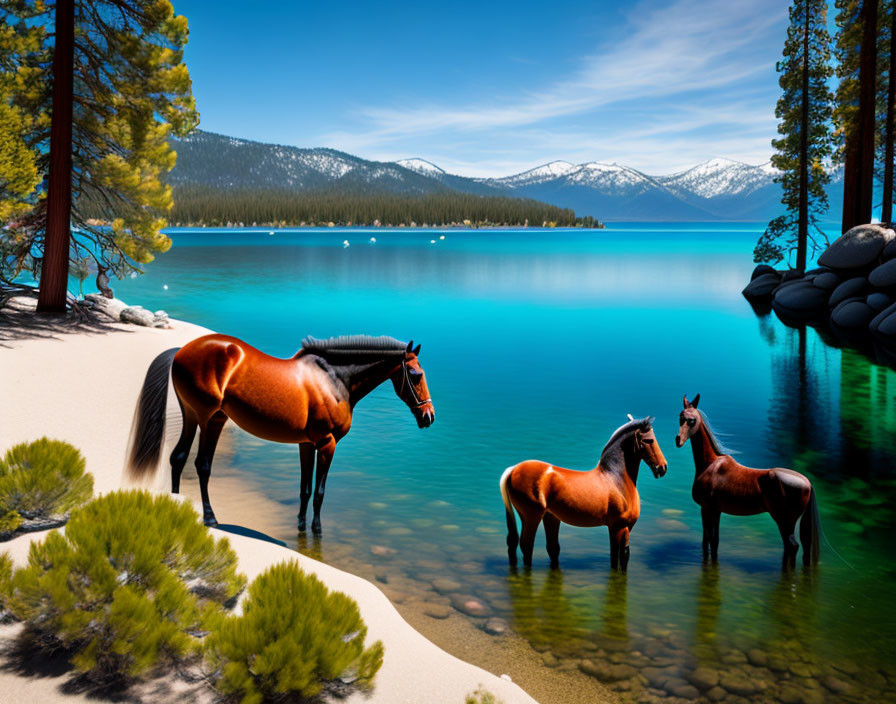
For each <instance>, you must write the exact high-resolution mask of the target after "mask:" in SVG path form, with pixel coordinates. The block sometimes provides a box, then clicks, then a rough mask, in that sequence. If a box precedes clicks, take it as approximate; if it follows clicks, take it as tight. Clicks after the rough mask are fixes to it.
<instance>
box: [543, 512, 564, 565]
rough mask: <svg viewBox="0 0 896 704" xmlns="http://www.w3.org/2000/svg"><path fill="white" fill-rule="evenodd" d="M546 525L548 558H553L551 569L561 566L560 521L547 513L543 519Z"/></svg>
mask: <svg viewBox="0 0 896 704" xmlns="http://www.w3.org/2000/svg"><path fill="white" fill-rule="evenodd" d="M542 522H543V523H544V535H545V542H546V543H547V548H548V557H549V558H551V567H553V568H556V567H559V566H560V519H559V518H557V517H556V516H555V515H554V514H552V513H545V514H544V518H543V519H542Z"/></svg>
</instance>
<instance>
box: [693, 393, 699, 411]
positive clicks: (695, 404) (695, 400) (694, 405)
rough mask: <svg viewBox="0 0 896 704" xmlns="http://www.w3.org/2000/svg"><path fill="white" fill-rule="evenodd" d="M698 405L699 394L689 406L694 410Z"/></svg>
mask: <svg viewBox="0 0 896 704" xmlns="http://www.w3.org/2000/svg"><path fill="white" fill-rule="evenodd" d="M698 403H700V394H697V395H696V396H694V400H693V401H691V405H692V406H693V407H694V408H696V407H697V404H698Z"/></svg>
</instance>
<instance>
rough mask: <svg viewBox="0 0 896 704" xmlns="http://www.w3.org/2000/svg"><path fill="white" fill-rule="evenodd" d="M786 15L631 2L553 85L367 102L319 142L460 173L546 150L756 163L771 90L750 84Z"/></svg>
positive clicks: (633, 160)
mask: <svg viewBox="0 0 896 704" xmlns="http://www.w3.org/2000/svg"><path fill="white" fill-rule="evenodd" d="M786 17H787V7H786V3H781V2H780V1H779V0H762V1H761V2H750V3H736V2H735V3H731V2H719V1H718V0H715V1H710V0H677V1H676V2H673V3H671V4H667V5H665V6H659V5H657V4H656V3H653V2H641V3H639V4H637V5H635V6H634V7H632V8H631V10H630V11H629V13H628V30H627V31H625V32H623V33H621V34H616V35H614V36H611V37H607V39H606V40H605V41H604V43H603V44H602V45H601V46H600V47H598V48H597V50H596V51H594V52H592V53H590V54H589V55H587V56H585V57H584V58H583V59H582V61H581V63H580V66H579V68H578V69H577V70H576V71H574V72H573V73H572V74H571V75H568V76H564V77H560V78H558V80H557V81H555V82H554V83H553V84H550V85H545V86H543V87H541V88H540V89H538V90H531V91H528V92H525V93H522V94H519V93H517V94H511V95H508V94H504V95H499V96H498V97H495V98H494V99H492V100H490V101H483V100H477V101H476V102H473V103H470V104H466V105H460V106H459V105H456V104H446V105H439V104H434V103H430V104H427V105H424V106H420V105H414V106H388V107H383V106H366V107H363V108H360V109H359V110H358V113H357V116H358V127H357V129H353V130H346V129H343V130H340V131H338V132H331V133H329V134H326V135H322V137H321V138H320V140H319V141H321V142H323V143H324V144H327V145H330V146H334V147H338V148H340V149H344V150H347V151H352V152H356V153H361V154H364V155H365V156H369V157H371V158H383V159H394V158H398V157H401V156H407V155H408V154H410V153H414V154H419V155H425V156H427V158H430V159H432V160H434V161H436V160H439V161H437V163H440V165H441V166H442V167H443V168H448V169H449V170H454V169H463V170H462V171H460V172H461V173H465V174H469V175H496V174H499V173H507V171H501V169H502V168H504V169H506V168H516V166H520V167H522V168H528V167H531V166H533V165H535V163H537V161H538V160H539V159H553V158H566V159H568V160H571V161H586V160H591V159H600V160H614V159H615V160H618V161H620V162H622V163H626V164H628V165H632V166H635V167H638V168H644V169H645V170H648V171H652V172H656V173H658V172H663V171H669V170H673V169H674V168H677V167H683V166H687V165H691V164H693V163H695V161H696V160H699V159H700V158H702V157H701V156H700V155H701V154H709V155H710V156H712V155H725V156H730V157H731V158H741V159H744V160H751V161H755V162H760V161H765V160H766V159H767V158H768V155H769V154H770V147H769V140H770V139H771V137H772V136H773V135H774V124H775V121H774V99H773V98H771V99H770V98H769V95H768V93H767V92H766V91H765V90H762V89H761V88H757V87H756V83H757V82H761V83H762V85H767V84H768V77H769V76H770V75H773V74H774V62H775V60H776V58H777V55H778V52H779V51H780V50H779V49H777V48H776V46H777V42H778V41H779V40H781V39H783V28H784V27H785V26H786ZM778 34H780V35H781V36H780V37H778V36H777V35H778ZM770 48H774V49H773V50H772V51H770ZM586 124H587V125H588V128H587V129H586V128H585V127H586ZM709 142H711V144H709ZM423 145H425V146H426V147H428V148H426V149H421V146H423ZM502 152H504V154H502ZM511 155H515V158H512V157H511ZM502 157H503V158H502ZM512 164H515V165H516V166H512Z"/></svg>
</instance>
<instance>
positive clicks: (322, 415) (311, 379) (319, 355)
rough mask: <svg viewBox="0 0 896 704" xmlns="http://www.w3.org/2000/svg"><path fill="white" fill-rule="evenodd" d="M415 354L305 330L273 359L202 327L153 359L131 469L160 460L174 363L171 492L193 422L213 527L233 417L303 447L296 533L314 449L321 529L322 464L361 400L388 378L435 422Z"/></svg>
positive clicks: (149, 467)
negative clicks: (220, 451) (220, 456)
mask: <svg viewBox="0 0 896 704" xmlns="http://www.w3.org/2000/svg"><path fill="white" fill-rule="evenodd" d="M419 354H420V345H417V347H416V348H415V347H414V343H413V342H409V343H407V344H405V343H404V342H399V341H398V340H396V339H394V338H392V337H369V336H367V335H350V336H343V337H334V338H331V339H329V340H315V339H314V338H311V337H308V338H305V340H304V341H303V342H302V349H300V350H299V351H298V352H297V353H296V354H295V355H294V356H292V357H290V358H288V359H278V358H276V357H271V356H269V355H267V354H265V353H264V352H260V351H259V350H257V349H255V348H254V347H252V346H250V345H247V344H246V343H245V342H243V341H242V340H238V339H237V338H235V337H228V336H227V335H206V336H204V337H200V338H198V339H196V340H193V341H192V342H190V343H189V344H187V345H185V346H184V347H183V348H180V349H177V348H174V349H170V350H167V351H166V352H163V353H162V354H160V355H159V356H158V357H156V359H155V360H154V361H153V362H152V364H151V365H150V367H149V371H147V373H146V380H145V382H144V384H143V389H142V391H141V392H140V399H139V400H138V402H137V414H136V419H135V425H134V432H133V437H132V445H131V451H130V455H129V463H128V467H129V471H130V474H131V475H132V476H133V477H135V478H140V477H142V476H143V475H146V474H148V473H149V472H151V471H155V470H156V469H157V467H158V464H159V455H160V453H161V450H162V443H163V435H164V430H165V406H166V398H167V395H168V375H169V370H170V374H171V379H172V381H173V382H174V391H175V393H176V394H177V400H178V403H179V404H180V409H181V413H182V415H183V428H182V431H181V435H180V440H178V442H177V445H176V446H175V448H174V451H173V452H172V453H171V491H172V492H174V493H175V494H176V493H178V491H179V490H180V475H181V472H182V471H183V468H184V464H186V461H187V455H188V454H189V452H190V447H191V446H192V444H193V438H194V437H195V435H196V429H197V428H198V429H199V451H198V454H197V456H196V472H197V474H198V475H199V488H200V491H201V493H202V507H203V519H204V521H205V524H206V525H210V526H214V525H217V521H216V520H215V514H214V511H212V506H211V503H210V502H209V498H208V480H209V476H210V475H211V467H212V458H213V457H214V454H215V447H216V445H217V443H218V438H219V436H220V435H221V430H222V429H223V427H224V424H225V423H226V422H227V420H228V419H232V420H233V422H234V423H236V424H237V425H238V426H239V427H241V428H242V429H243V430H245V431H247V432H249V433H252V434H253V435H255V436H257V437H260V438H264V439H265V440H272V441H274V442H283V443H295V444H297V445H298V446H299V456H300V458H301V465H302V478H301V485H300V494H299V498H300V504H299V530H301V531H303V530H305V516H306V512H307V509H308V501H309V499H310V498H311V493H312V492H311V480H312V476H313V475H314V460H315V454H316V455H317V474H316V476H314V518H313V520H312V522H311V530H312V531H313V532H314V533H320V531H321V522H320V509H321V504H322V503H323V500H324V489H325V487H326V482H327V472H328V471H329V469H330V463H331V462H332V461H333V453H334V452H335V451H336V443H338V442H339V441H340V440H341V439H342V438H343V437H345V435H346V433H348V431H349V428H351V424H352V411H353V410H354V407H355V404H356V403H358V401H360V400H361V399H362V398H364V397H365V396H366V395H367V394H369V393H370V392H371V391H373V390H374V389H375V388H376V387H377V386H379V385H380V384H382V383H383V382H385V381H386V380H387V379H389V380H391V381H392V385H393V386H394V388H395V393H396V394H397V395H398V397H399V398H400V399H401V400H402V401H404V402H405V403H406V404H407V405H408V407H409V408H410V409H411V412H412V413H413V414H414V418H415V419H416V420H417V425H418V426H419V427H421V428H428V427H429V426H430V425H432V423H433V421H434V420H435V410H434V408H433V404H432V399H431V398H430V395H429V388H428V387H427V385H426V375H425V374H424V372H423V368H422V367H421V366H420V362H419V361H418V359H417V356H418V355H419Z"/></svg>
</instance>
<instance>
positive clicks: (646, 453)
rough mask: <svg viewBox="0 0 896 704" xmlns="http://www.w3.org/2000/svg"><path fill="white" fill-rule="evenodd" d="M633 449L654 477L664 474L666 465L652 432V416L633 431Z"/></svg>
mask: <svg viewBox="0 0 896 704" xmlns="http://www.w3.org/2000/svg"><path fill="white" fill-rule="evenodd" d="M635 449H636V451H637V452H638V455H639V456H640V458H641V461H643V462H644V463H645V464H646V465H647V466H648V467H650V471H652V472H653V476H654V477H656V478H657V479H659V478H660V477H663V476H665V474H666V470H667V469H668V465H667V463H666V457H665V455H663V451H662V450H661V449H660V444H659V443H658V442H657V441H656V435H655V434H654V432H653V418H648V419H647V420H646V423H645V425H644V426H643V427H642V428H641V429H639V430H636V431H635Z"/></svg>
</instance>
